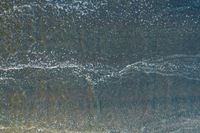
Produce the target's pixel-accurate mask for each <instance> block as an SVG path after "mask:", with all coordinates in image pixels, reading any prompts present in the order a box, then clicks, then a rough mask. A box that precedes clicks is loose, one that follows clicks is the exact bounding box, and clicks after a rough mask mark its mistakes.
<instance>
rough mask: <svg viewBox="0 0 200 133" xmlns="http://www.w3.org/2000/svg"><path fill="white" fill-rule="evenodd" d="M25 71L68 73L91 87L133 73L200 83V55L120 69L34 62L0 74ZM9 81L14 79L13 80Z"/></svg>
mask: <svg viewBox="0 0 200 133" xmlns="http://www.w3.org/2000/svg"><path fill="white" fill-rule="evenodd" d="M14 64H16V63H14ZM24 69H41V70H45V71H47V70H51V71H54V70H63V69H64V70H65V69H68V70H70V72H71V73H72V74H73V75H75V76H78V77H84V78H85V79H86V80H87V81H90V82H91V83H93V84H94V85H96V84H98V83H99V82H107V81H108V80H110V79H112V78H119V79H120V78H121V77H124V76H126V75H128V74H132V73H134V72H142V73H146V74H159V75H162V76H178V77H183V78H186V79H190V80H200V55H171V56H165V57H160V58H152V59H147V60H142V61H138V62H135V63H133V64H129V65H127V66H125V67H124V68H122V69H119V68H118V67H113V66H109V65H104V64H100V63H99V64H92V63H88V64H86V65H83V64H79V63H77V62H71V61H66V62H57V63H52V62H34V63H28V64H18V65H11V66H0V72H5V73H6V74H8V73H9V72H15V71H21V70H24ZM1 76H2V75H1ZM5 76H7V75H5ZM10 78H12V79H15V77H10ZM10 78H9V79H10ZM1 80H7V78H6V77H5V78H4V77H1Z"/></svg>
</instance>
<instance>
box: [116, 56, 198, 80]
mask: <svg viewBox="0 0 200 133" xmlns="http://www.w3.org/2000/svg"><path fill="white" fill-rule="evenodd" d="M132 71H140V72H144V73H147V74H153V73H155V74H159V75H163V76H180V77H184V78H186V79H191V80H200V56H199V55H171V56H165V57H161V58H157V59H148V60H143V61H138V62H136V63H133V64H130V65H127V66H126V67H125V68H123V69H122V70H121V71H119V74H120V75H121V76H123V75H125V74H129V73H131V72H132Z"/></svg>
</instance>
